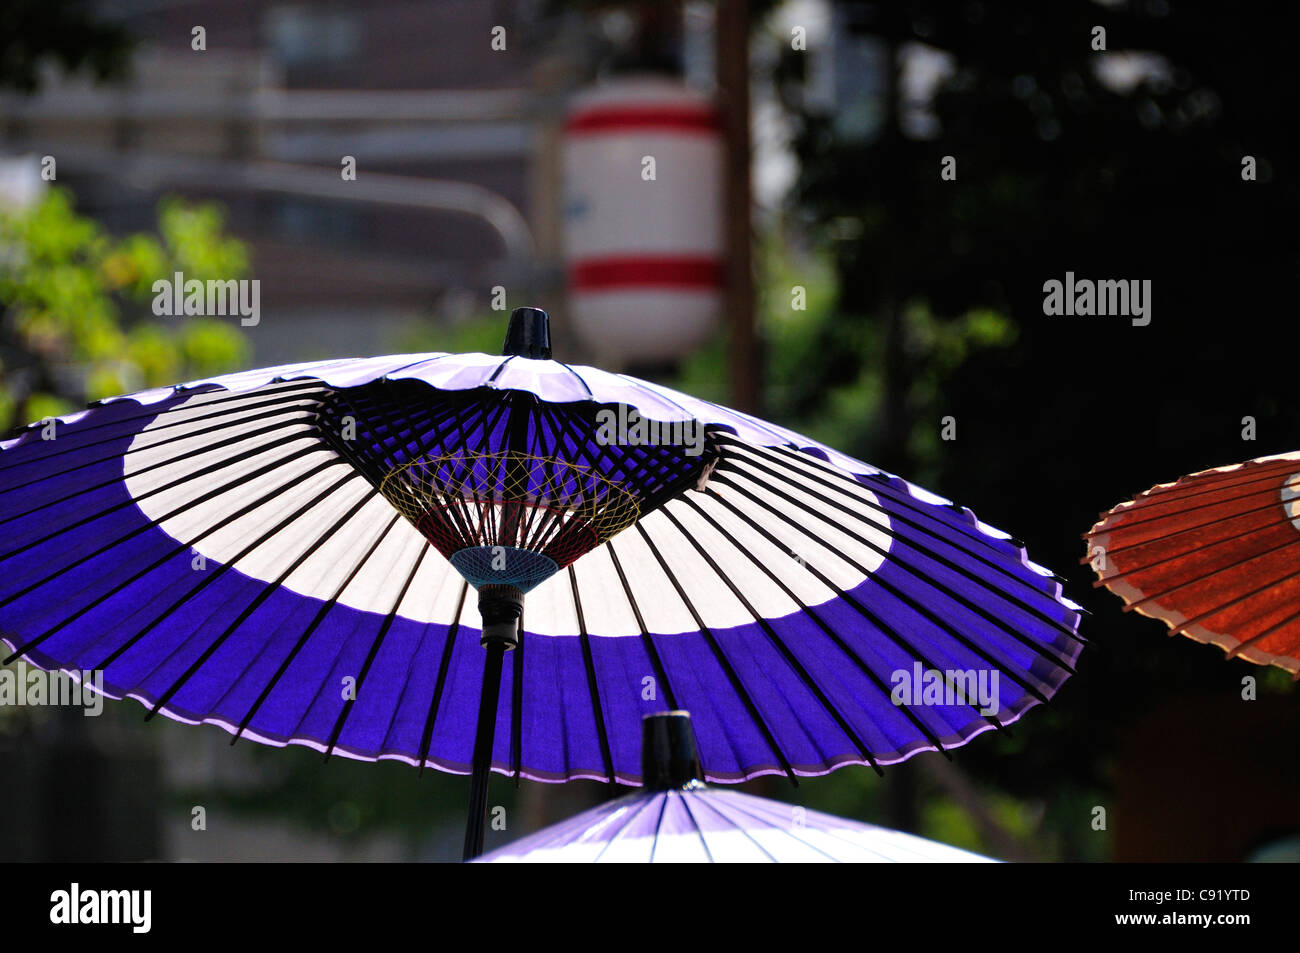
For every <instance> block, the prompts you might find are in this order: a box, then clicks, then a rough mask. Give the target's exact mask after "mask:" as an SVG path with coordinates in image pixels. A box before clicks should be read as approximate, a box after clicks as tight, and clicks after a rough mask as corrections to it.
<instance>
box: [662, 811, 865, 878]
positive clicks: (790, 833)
mask: <svg viewBox="0 0 1300 953" xmlns="http://www.w3.org/2000/svg"><path fill="white" fill-rule="evenodd" d="M682 803H683V804H687V805H689V804H692V803H694V804H696V805H699V806H701V807H704V808H706V809H707V810H709V811H712V812H713V814H714V816H715V817H719V818H721V819H722V820H723V822H724V823H726V824H727V825H728V826H729V827H732V828H734V829H735V830H738V831H740V832H741V833H742V834H744V835H745V837H746V838H748V840H749V842H750V843H751V844H753V845H754V846H755V847H756V848H758V849H759V850H760V851H762V853H763V854H765V855H766V856H767V858H768V860H769V861H771V862H772V863H780V861H779V859H778V858H777V857H776V855H775V854H773V853H772V852H771V851H769V850H768V849H767V848H766V847H764V846H763V845H762V844H761V843H759V841H758V838H756V837H755V836H754V835H753V834H752V833H750V831H749V829H748V828H746V827H745V826H743V825H740V824H736V823H735V822H734V821H732V820H731V818H729V817H727V816H726V815H725V814H723V813H722V812H721V811H719V810H718V808H717V806H716V805H714V804H713V803H712V802H711V801H710V800H709V799H708V798H707V797H700V798H689V797H683V798H682ZM728 806H729V807H730V808H731V810H733V811H736V812H737V813H738V814H744V815H745V816H746V817H749V818H752V819H754V820H755V821H758V823H759V824H760V825H763V826H765V827H766V826H767V824H768V822H767V821H766V819H765V818H762V817H759V816H758V815H757V814H754V813H753V812H752V811H746V810H745V809H744V808H742V807H741V805H740V804H738V803H735V802H731V803H730V804H729V805H728ZM790 806H791V807H794V806H796V805H790ZM692 821H694V818H692ZM781 833H782V834H784V835H785V836H786V837H791V838H793V839H794V840H796V841H798V842H799V843H800V844H803V845H804V846H805V847H807V848H808V849H810V850H812V851H815V852H816V853H818V854H821V855H822V856H823V857H825V858H826V859H827V860H828V861H830V862H831V863H834V864H838V863H840V859H839V858H838V857H836V856H835V855H833V854H829V853H827V852H826V851H824V850H822V849H821V848H820V847H818V846H817V845H816V844H814V843H812V842H811V841H808V840H805V839H804V838H802V837H799V836H797V835H795V834H794V833H793V831H792V830H790V829H784V828H783V829H782V830H781Z"/></svg>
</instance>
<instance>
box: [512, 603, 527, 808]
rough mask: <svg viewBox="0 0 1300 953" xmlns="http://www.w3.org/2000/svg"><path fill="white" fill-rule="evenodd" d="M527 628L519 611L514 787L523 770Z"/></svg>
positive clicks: (514, 694)
mask: <svg viewBox="0 0 1300 953" xmlns="http://www.w3.org/2000/svg"><path fill="white" fill-rule="evenodd" d="M527 641H528V630H527V629H526V628H525V627H524V612H523V610H520V612H519V645H518V646H516V647H515V651H514V656H515V658H514V662H513V664H514V671H513V672H512V673H511V680H510V760H511V762H512V764H511V766H510V767H511V769H512V770H513V771H514V775H515V787H516V788H518V787H519V778H520V775H521V774H523V770H524V649H525V648H526V645H525V643H527Z"/></svg>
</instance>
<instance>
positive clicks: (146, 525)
mask: <svg viewBox="0 0 1300 953" xmlns="http://www.w3.org/2000/svg"><path fill="white" fill-rule="evenodd" d="M314 450H315V448H314V447H304V448H303V449H302V450H299V451H296V452H295V453H292V454H289V455H288V456H285V457H282V458H280V459H277V460H275V461H272V462H271V463H269V464H266V465H265V466H263V467H261V468H259V469H258V470H255V471H253V472H252V473H248V474H242V475H240V476H239V477H237V478H235V479H234V480H232V481H231V482H229V483H226V484H224V485H222V486H219V487H215V488H213V489H212V490H209V491H208V492H206V493H204V494H203V495H202V496H200V497H198V498H197V499H194V500H190V501H189V502H187V503H184V504H182V505H181V506H178V507H177V508H176V509H174V510H171V511H170V512H168V513H167V514H165V515H164V516H163V517H161V518H160V519H158V520H157V521H155V522H142V523H141V524H140V525H139V526H137V527H136V528H135V529H133V530H131V531H130V532H128V533H127V534H126V535H125V536H121V537H119V538H117V539H115V540H112V541H111V542H108V543H105V544H104V545H103V546H101V547H99V548H98V549H96V550H95V551H94V552H92V553H89V554H88V555H86V556H83V557H81V558H80V560H79V561H80V562H81V563H85V562H87V561H88V560H91V559H94V558H95V557H97V556H102V555H103V554H104V553H106V552H108V551H109V550H110V549H113V548H114V547H116V546H120V545H121V544H122V543H125V542H126V541H127V540H129V539H132V538H134V537H136V536H139V535H140V534H141V533H145V532H148V531H149V530H151V529H155V528H157V525H158V524H159V523H164V522H166V521H167V520H169V519H171V518H173V517H174V516H177V515H179V514H181V513H183V512H185V511H186V510H187V509H189V508H191V507H194V506H199V505H202V504H203V503H206V502H208V501H209V500H212V499H215V498H216V497H218V496H221V495H222V494H224V493H227V492H229V491H230V490H232V489H234V488H235V487H236V486H238V485H239V484H240V483H242V482H245V481H246V480H252V479H257V478H258V477H260V476H264V475H265V474H267V473H270V472H272V471H273V470H277V469H279V468H281V467H283V466H284V465H285V463H287V462H290V461H292V460H295V459H297V458H299V457H304V456H307V455H308V454H310V453H311V452H313V451H314ZM331 462H332V461H331ZM325 465H326V464H321V467H324V466H325ZM318 469H319V468H318ZM268 498H269V497H268ZM127 503H128V504H132V505H133V504H134V501H132V500H128V501H127ZM123 505H126V504H123ZM120 508H121V507H113V508H111V509H107V510H104V511H103V512H101V513H99V514H97V516H102V515H104V514H106V513H110V512H114V511H115V510H117V509H120ZM92 518H93V517H92ZM82 522H86V521H82ZM70 528H72V527H65V528H64V529H61V530H58V531H57V532H55V533H52V534H50V535H49V537H47V538H46V539H44V540H40V541H37V542H36V543H29V544H28V545H30V546H37V545H41V544H42V543H44V542H48V541H49V540H51V539H54V538H56V537H58V536H59V535H61V534H62V533H64V532H66V531H67V529H70ZM200 538H201V537H200ZM186 548H187V547H186V546H184V545H181V546H179V547H178V548H176V549H174V550H173V551H172V552H171V553H170V554H168V555H167V556H166V557H164V558H163V560H161V561H160V563H159V564H161V562H163V561H166V560H167V559H170V558H171V557H172V556H173V555H175V554H176V553H178V552H181V551H183V550H184V549H186ZM17 552H22V550H17V551H16V552H15V553H10V554H8V555H5V556H0V562H3V561H4V560H5V559H8V558H10V556H12V555H16V553H17ZM69 568H70V567H67V566H64V567H62V568H60V569H56V570H55V571H54V572H52V573H50V574H49V575H47V576H45V577H43V578H42V579H39V580H37V581H36V582H33V583H31V584H30V585H28V586H25V587H24V588H22V589H20V590H18V591H17V592H13V593H10V594H9V595H8V596H6V597H5V598H3V599H0V608H3V607H5V606H7V605H9V604H10V603H12V602H14V601H15V600H17V599H20V598H22V597H23V596H25V595H26V594H27V593H29V592H32V591H33V590H36V589H39V588H40V587H41V586H44V585H46V584H48V583H50V582H53V581H54V580H55V579H57V578H58V577H59V576H62V575H63V574H64V573H66V572H67V571H68V569H69Z"/></svg>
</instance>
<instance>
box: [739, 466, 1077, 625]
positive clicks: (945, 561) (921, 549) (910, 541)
mask: <svg viewBox="0 0 1300 953" xmlns="http://www.w3.org/2000/svg"><path fill="white" fill-rule="evenodd" d="M747 465H752V466H754V469H756V470H758V471H759V472H760V473H765V474H767V475H769V476H770V477H771V478H772V479H775V480H780V481H781V482H782V483H784V484H786V485H789V486H793V487H795V488H796V489H797V490H798V491H799V492H801V493H804V494H806V495H807V496H809V497H811V498H813V499H815V500H818V501H819V502H822V503H825V504H826V505H827V506H831V507H833V508H834V509H837V510H839V511H840V512H843V513H845V514H847V515H849V516H852V517H854V518H855V519H857V520H858V521H859V522H863V523H868V524H870V525H872V526H874V527H876V528H877V529H879V530H880V531H882V532H885V533H889V534H890V535H891V536H892V535H893V527H891V526H890V525H888V523H886V524H885V525H881V524H880V523H878V522H876V521H875V520H874V519H871V518H870V517H869V516H867V515H866V514H864V513H859V512H856V511H854V510H853V509H852V508H850V507H848V506H846V505H844V504H841V503H838V502H837V501H835V500H832V499H828V498H826V497H823V496H822V495H821V494H819V493H817V492H815V491H813V490H811V489H809V488H808V487H806V486H804V485H802V484H799V483H797V482H795V481H794V480H793V479H791V478H787V477H785V476H782V475H781V474H779V473H776V472H772V471H769V470H768V469H767V468H766V467H762V466H761V465H754V464H747ZM718 469H720V470H723V472H722V473H721V474H720V478H723V479H724V480H725V478H726V475H727V473H728V472H736V473H739V474H740V475H741V476H743V477H745V478H746V479H749V480H752V481H753V482H755V483H758V484H760V485H764V484H762V481H759V480H757V479H755V478H754V477H753V476H752V475H751V474H749V473H748V472H746V471H745V470H744V469H743V467H741V466H739V465H737V464H734V463H733V465H731V466H729V467H726V468H725V469H724V468H723V467H722V465H721V464H720V465H719V467H718ZM714 472H715V473H716V472H717V470H715V471H714ZM769 488H770V489H771V491H772V492H774V493H778V494H779V495H781V496H782V497H783V498H786V496H787V494H785V493H783V492H781V491H780V490H778V489H777V488H776V487H775V486H770V487H769ZM790 499H791V501H792V502H796V505H799V506H800V507H801V508H802V509H804V510H805V511H807V512H810V513H813V514H814V515H819V514H816V513H815V511H813V510H812V509H811V508H810V507H808V506H806V505H804V504H802V503H797V501H795V500H794V499H793V498H792V497H791V498H790ZM881 512H884V511H883V510H881ZM889 518H890V517H888V516H887V517H886V519H889ZM899 522H901V523H904V525H909V524H911V521H908V520H906V519H900V520H899ZM912 525H914V524H912ZM838 528H839V530H840V531H841V532H843V533H845V534H846V535H848V536H850V537H852V538H853V539H855V540H857V541H858V542H860V543H862V544H863V545H866V546H873V544H872V543H870V542H869V541H868V540H867V539H866V538H865V537H863V536H861V535H860V534H858V533H856V532H854V531H853V530H851V529H848V528H847V527H845V526H843V525H842V524H841V525H839V526H838ZM914 528H916V529H917V530H918V531H919V532H923V533H925V534H926V535H927V536H931V537H933V538H935V539H939V540H940V541H942V537H939V536H938V535H936V534H934V533H931V532H929V531H928V530H925V529H922V528H920V527H915V526H914ZM896 538H897V539H899V541H900V542H901V543H903V544H904V545H906V546H908V547H910V548H911V549H914V550H916V551H917V552H918V553H920V554H921V555H922V556H924V557H925V558H928V559H932V560H934V561H935V562H937V563H939V564H940V565H942V566H945V567H947V568H948V569H950V570H951V571H953V572H955V573H957V574H958V575H961V576H964V577H965V578H967V579H969V580H970V581H971V582H973V583H975V584H976V585H978V586H980V587H981V588H983V589H985V590H987V591H988V592H990V593H993V594H995V595H996V596H997V597H998V598H999V599H1002V600H1004V601H1006V602H1009V603H1011V604H1012V605H1013V606H1015V607H1016V608H1018V609H1021V610H1022V611H1024V612H1026V613H1028V614H1030V615H1032V616H1034V617H1035V618H1037V619H1039V620H1040V621H1042V622H1044V623H1046V624H1048V625H1050V626H1052V627H1053V628H1055V629H1057V630H1059V631H1060V632H1061V633H1062V634H1064V635H1067V636H1069V637H1070V638H1072V639H1074V640H1075V641H1076V642H1079V643H1081V644H1083V643H1086V641H1087V640H1086V639H1084V638H1082V637H1081V636H1080V635H1079V634H1078V633H1077V632H1075V631H1074V630H1073V629H1071V628H1069V627H1068V626H1066V625H1063V624H1062V623H1061V622H1060V621H1059V620H1057V619H1053V618H1052V617H1051V616H1049V615H1048V614H1047V613H1046V612H1044V611H1042V610H1041V609H1039V608H1038V607H1037V606H1035V605H1033V604H1031V603H1029V602H1026V601H1024V600H1023V599H1021V598H1020V597H1019V596H1018V595H1016V594H1015V593H1013V592H1010V591H1007V590H1005V589H997V588H995V587H993V586H992V585H990V584H989V582H988V581H987V580H986V579H983V578H981V577H980V576H978V575H976V574H975V573H973V572H971V571H970V570H969V569H966V568H965V567H963V566H960V565H958V564H957V563H955V562H953V561H952V560H951V559H949V558H948V557H946V556H943V555H942V554H940V553H938V552H936V551H934V550H933V549H931V548H930V547H929V546H926V545H924V544H923V543H922V542H921V541H919V540H916V539H914V538H909V537H902V536H899V537H896ZM873 548H875V547H874V546H873ZM954 548H957V549H960V547H954ZM962 551H963V552H964V550H962ZM972 555H973V554H972ZM900 561H902V562H903V564H904V565H908V567H909V569H910V568H911V567H910V564H909V563H907V562H906V561H905V560H902V559H901V557H900ZM981 562H983V561H982V560H981ZM985 564H986V565H987V563H985ZM917 574H918V573H917V572H913V575H917ZM1003 574H1004V575H1005V577H1006V578H1007V579H1009V580H1014V581H1015V582H1017V583H1019V584H1020V585H1021V586H1022V587H1024V588H1027V589H1029V591H1031V592H1033V593H1034V594H1035V595H1036V596H1038V597H1039V598H1041V599H1044V600H1046V601H1049V602H1051V604H1052V605H1054V606H1057V607H1060V608H1066V607H1064V606H1062V605H1061V603H1060V602H1058V601H1056V600H1055V599H1052V598H1051V597H1050V596H1049V595H1048V594H1047V593H1045V592H1042V591H1040V590H1038V589H1035V588H1034V587H1033V586H1032V585H1030V584H1029V582H1027V581H1026V580H1023V579H1021V578H1020V577H1018V576H1015V575H1013V574H1010V573H1005V572H1004V573H1003Z"/></svg>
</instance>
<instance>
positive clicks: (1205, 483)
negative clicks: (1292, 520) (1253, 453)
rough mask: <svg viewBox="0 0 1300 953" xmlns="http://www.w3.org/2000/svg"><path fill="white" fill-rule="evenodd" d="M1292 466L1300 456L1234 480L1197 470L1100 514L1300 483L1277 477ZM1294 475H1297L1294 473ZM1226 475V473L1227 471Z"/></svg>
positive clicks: (1298, 463) (1297, 464)
mask: <svg viewBox="0 0 1300 953" xmlns="http://www.w3.org/2000/svg"><path fill="white" fill-rule="evenodd" d="M1284 463H1285V464H1286V465H1285V466H1284V465H1283V464H1284ZM1259 470H1266V471H1267V472H1265V473H1259V472H1258V471H1259ZM1289 470H1290V471H1294V472H1300V460H1286V461H1281V460H1279V461H1274V462H1273V463H1268V464H1261V465H1260V466H1258V467H1251V469H1250V470H1249V471H1239V472H1237V473H1235V474H1232V475H1233V476H1246V477H1247V478H1246V479H1244V480H1239V481H1237V482H1231V481H1229V480H1226V479H1211V477H1210V476H1208V475H1203V476H1198V475H1196V474H1191V475H1189V476H1186V477H1183V478H1182V480H1180V481H1179V482H1177V483H1173V484H1163V485H1160V486H1154V487H1152V488H1151V489H1149V490H1146V491H1144V492H1142V493H1139V494H1137V496H1135V497H1133V499H1132V500H1129V501H1127V503H1121V504H1119V505H1118V506H1114V507H1111V508H1110V509H1109V510H1107V511H1106V512H1104V513H1102V514H1100V517H1101V518H1102V519H1104V518H1106V517H1108V516H1119V515H1122V514H1123V513H1131V512H1135V511H1137V510H1139V509H1145V508H1147V507H1149V506H1150V507H1157V506H1164V505H1165V504H1168V503H1182V502H1185V501H1187V500H1191V499H1196V498H1197V497H1201V496H1209V495H1211V494H1214V493H1222V492H1223V491H1224V490H1225V489H1232V490H1235V489H1238V488H1240V487H1244V486H1254V485H1255V484H1259V483H1273V484H1275V485H1277V487H1278V488H1279V489H1281V488H1282V487H1286V486H1297V487H1300V481H1295V480H1288V481H1285V482H1283V483H1280V484H1279V483H1278V482H1277V479H1278V477H1279V476H1280V475H1282V474H1285V473H1287V471H1289ZM1292 475H1294V473H1293V474H1292ZM1224 476H1227V474H1225V475H1224ZM1182 481H1186V482H1182ZM1252 492H1257V491H1249V492H1247V493H1244V494H1235V495H1232V496H1229V497H1228V498H1227V499H1228V500H1235V499H1240V498H1241V497H1243V496H1249V495H1250V493H1252ZM1203 505H1204V504H1193V505H1192V506H1190V507H1188V508H1187V509H1185V510H1179V511H1178V512H1188V511H1190V510H1196V509H1200V508H1201V507H1202V506H1203ZM1157 515H1159V516H1164V515H1167V514H1163V513H1162V514H1157ZM1085 535H1087V534H1085Z"/></svg>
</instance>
